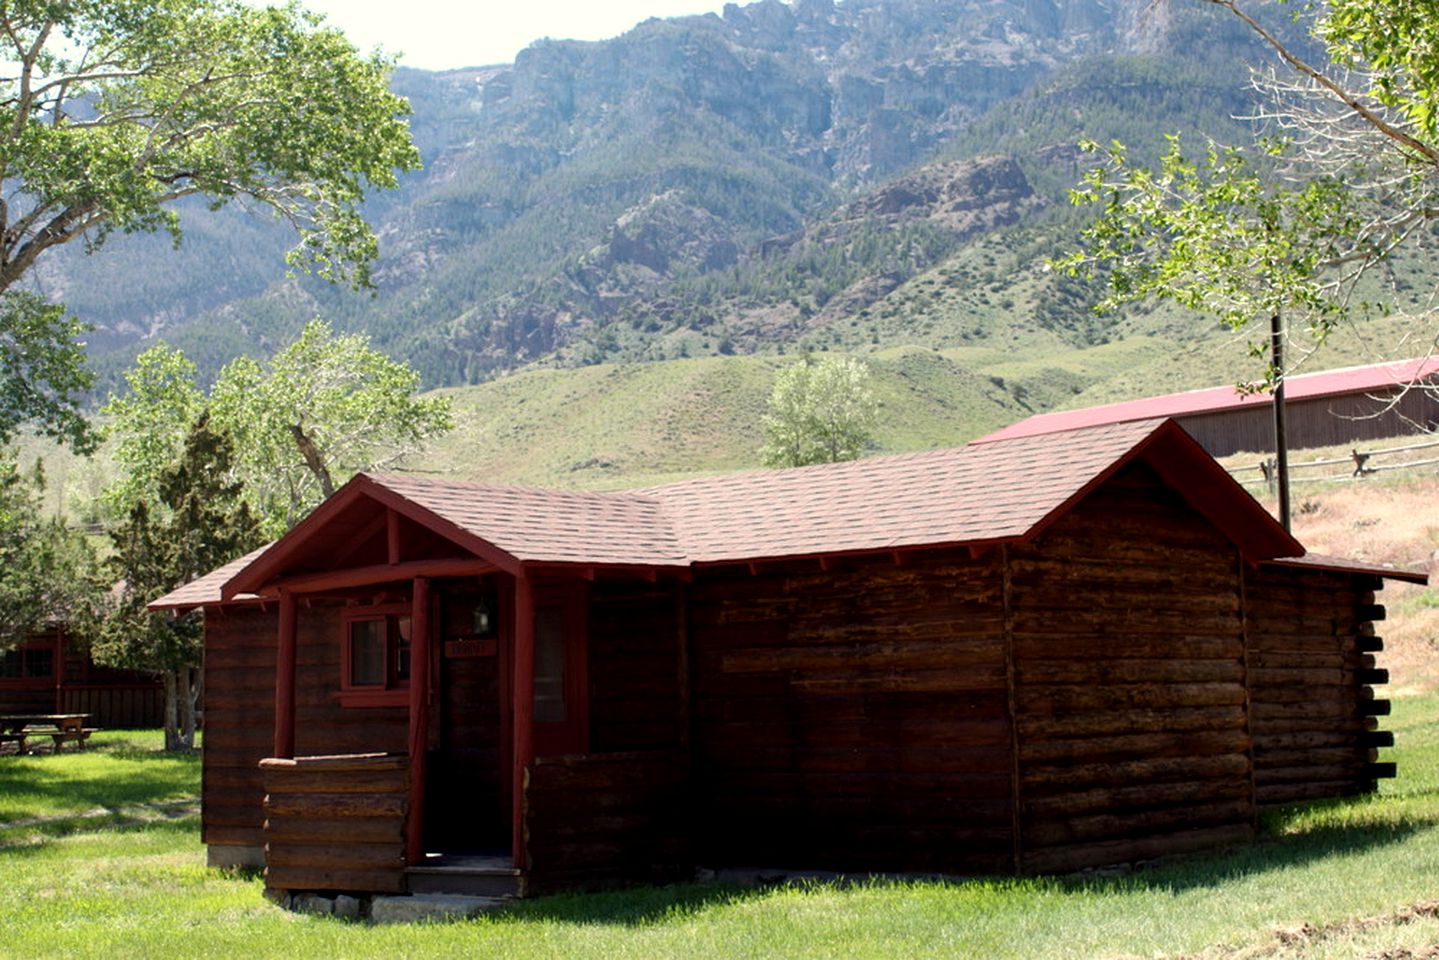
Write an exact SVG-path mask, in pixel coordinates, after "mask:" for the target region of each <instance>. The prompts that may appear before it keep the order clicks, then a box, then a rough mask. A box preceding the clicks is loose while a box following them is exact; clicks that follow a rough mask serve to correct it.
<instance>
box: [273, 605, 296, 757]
mask: <svg viewBox="0 0 1439 960" xmlns="http://www.w3.org/2000/svg"><path fill="white" fill-rule="evenodd" d="M294 755H295V595H294V594H293V593H291V592H290V591H289V590H286V589H285V588H283V587H281V588H280V637H279V643H278V646H277V649H276V651H275V750H274V756H276V757H281V758H290V757H293V756H294Z"/></svg>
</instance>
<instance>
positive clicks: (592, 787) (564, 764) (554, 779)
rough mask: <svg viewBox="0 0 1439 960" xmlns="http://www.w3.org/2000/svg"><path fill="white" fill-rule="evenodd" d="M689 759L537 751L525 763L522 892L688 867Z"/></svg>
mask: <svg viewBox="0 0 1439 960" xmlns="http://www.w3.org/2000/svg"><path fill="white" fill-rule="evenodd" d="M689 804H690V799H689V761H688V758H687V757H686V756H685V755H684V754H683V753H681V752H680V751H677V750H654V751H637V752H629V753H609V754H592V755H588V756H565V757H541V758H540V759H538V760H536V761H535V762H534V764H533V765H532V766H531V767H530V768H529V769H528V770H526V771H525V793H524V817H525V853H526V870H527V872H526V880H525V893H526V895H529V896H533V895H536V894H540V893H548V892H552V891H555V890H561V889H573V888H576V887H591V888H593V887H605V886H611V885H614V884H617V883H626V882H630V883H670V882H674V881H676V880H678V879H681V878H683V877H690V876H692V875H693V873H694V860H693V853H692V850H691V844H690V829H691V820H690V817H689Z"/></svg>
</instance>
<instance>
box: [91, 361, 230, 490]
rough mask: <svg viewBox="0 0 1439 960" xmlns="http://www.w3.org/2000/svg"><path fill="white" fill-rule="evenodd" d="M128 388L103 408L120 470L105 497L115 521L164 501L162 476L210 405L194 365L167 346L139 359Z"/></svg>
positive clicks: (107, 432) (129, 373) (127, 383)
mask: <svg viewBox="0 0 1439 960" xmlns="http://www.w3.org/2000/svg"><path fill="white" fill-rule="evenodd" d="M125 383H126V385H127V386H128V387H129V389H128V391H127V392H126V393H124V394H123V395H121V396H115V395H114V394H111V396H110V400H109V402H108V403H106V404H105V406H104V407H102V408H101V409H100V414H101V416H103V417H105V418H106V420H107V421H108V426H107V427H106V429H105V435H106V436H107V437H108V438H112V439H113V440H114V441H115V443H114V447H113V457H114V459H115V464H116V467H117V468H118V470H117V474H116V476H115V478H114V480H113V481H112V482H111V483H110V484H108V485H107V486H106V487H105V489H104V490H103V491H102V492H101V495H100V499H101V504H102V510H103V513H104V515H106V516H109V517H112V518H119V517H123V516H125V515H126V514H128V513H129V512H130V509H131V508H132V507H134V506H135V505H136V504H137V503H140V502H142V501H148V502H149V503H156V502H158V501H159V499H160V496H159V494H160V487H159V483H160V474H161V473H162V472H163V471H164V470H165V469H166V468H167V467H169V466H170V464H171V463H173V462H174V460H175V459H176V457H177V456H178V455H179V453H180V449H181V445H182V444H183V443H184V439H185V432H186V431H187V430H188V429H189V428H190V427H191V425H192V424H194V422H195V420H196V419H197V418H198V417H199V415H200V411H201V409H202V408H203V406H204V403H205V396H204V394H203V393H201V392H200V388H199V387H197V386H196V385H195V364H194V363H192V362H191V361H190V359H189V358H188V357H186V356H185V354H184V353H182V352H181V351H179V350H177V349H175V348H173V347H171V346H169V345H168V344H165V343H158V344H156V345H155V346H153V347H151V348H150V349H148V350H146V351H145V352H144V353H142V354H140V355H139V356H138V357H136V358H135V366H134V367H133V368H131V369H130V370H129V371H127V372H126V374H125Z"/></svg>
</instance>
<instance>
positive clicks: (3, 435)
mask: <svg viewBox="0 0 1439 960" xmlns="http://www.w3.org/2000/svg"><path fill="white" fill-rule="evenodd" d="M87 329H88V328H87V327H86V326H85V324H83V323H81V322H80V321H79V320H77V319H76V318H75V317H73V316H70V315H69V314H67V313H66V312H65V308H64V307H59V306H52V305H50V304H48V303H46V302H45V301H44V300H42V299H41V298H40V297H38V296H36V295H35V294H33V293H29V292H26V291H18V290H11V291H7V292H5V293H3V294H0V444H3V443H9V442H10V441H11V440H12V439H14V437H15V432H16V431H17V430H18V429H20V428H21V427H26V426H29V427H33V428H35V429H37V430H39V431H40V432H42V433H43V434H45V435H46V436H50V437H54V438H55V439H57V440H62V441H64V442H66V443H68V444H70V446H71V447H73V448H74V449H75V450H76V451H78V452H82V453H84V452H88V451H89V450H91V449H93V448H94V446H95V438H94V435H93V433H92V432H91V430H90V425H89V422H88V421H87V420H86V419H85V417H84V416H82V415H81V413H80V409H79V408H80V403H81V401H82V400H83V398H84V395H85V393H86V391H88V390H89V389H90V387H91V386H92V385H93V383H94V375H93V374H91V373H90V372H89V371H87V370H86V369H85V347H84V344H83V343H81V342H80V339H79V338H80V337H81V336H82V335H83V334H84V332H85V331H86V330H87Z"/></svg>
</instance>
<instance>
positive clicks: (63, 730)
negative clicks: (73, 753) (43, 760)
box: [0, 713, 96, 753]
mask: <svg viewBox="0 0 1439 960" xmlns="http://www.w3.org/2000/svg"><path fill="white" fill-rule="evenodd" d="M89 717H90V714H88V713H14V714H6V715H4V716H0V744H5V743H13V744H15V747H16V752H18V753H28V752H29V750H28V749H27V743H28V741H29V740H30V739H31V738H35V737H49V738H50V739H51V741H53V743H54V747H53V750H54V751H55V752H58V751H59V750H60V746H61V744H65V743H73V744H75V749H77V750H83V749H84V748H85V741H86V740H89V739H90V734H92V733H95V732H96V728H94V727H87V726H85V721H86V720H87V719H89Z"/></svg>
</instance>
